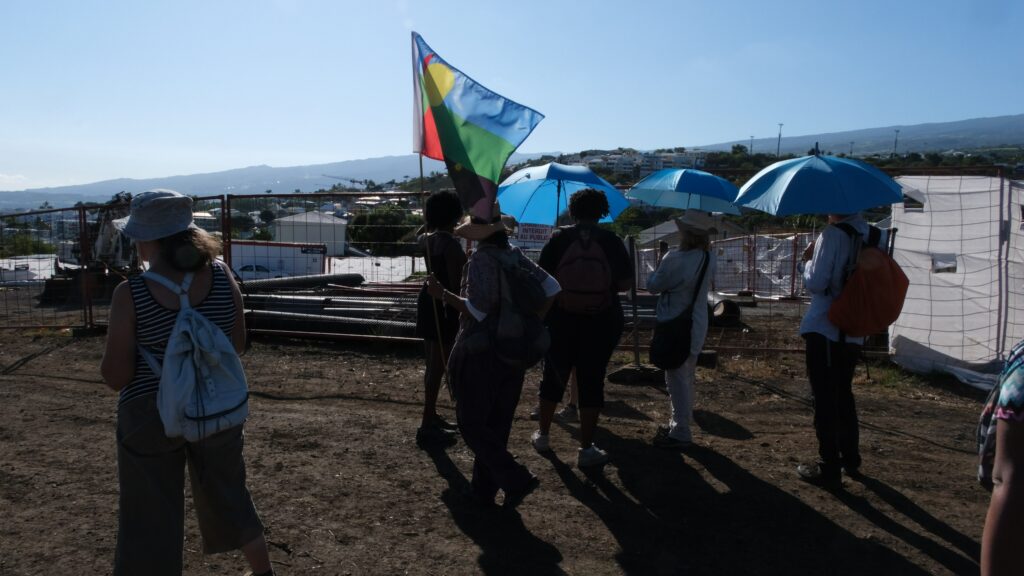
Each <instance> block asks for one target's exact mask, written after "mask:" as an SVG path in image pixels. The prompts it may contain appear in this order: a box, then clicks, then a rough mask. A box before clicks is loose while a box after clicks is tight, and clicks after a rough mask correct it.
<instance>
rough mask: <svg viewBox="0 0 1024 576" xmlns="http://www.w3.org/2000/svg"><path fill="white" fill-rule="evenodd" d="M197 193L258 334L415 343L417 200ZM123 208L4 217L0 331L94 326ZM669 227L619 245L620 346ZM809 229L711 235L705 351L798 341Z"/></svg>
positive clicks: (113, 265)
mask: <svg viewBox="0 0 1024 576" xmlns="http://www.w3.org/2000/svg"><path fill="white" fill-rule="evenodd" d="M195 200H196V201H195V203H194V207H193V218H194V221H195V223H196V225H197V226H199V227H200V228H203V229H204V230H207V231H208V232H211V233H214V234H217V235H220V236H221V237H222V241H223V259H224V260H225V262H226V263H227V264H228V265H229V266H230V267H231V269H232V270H233V271H234V273H235V275H236V277H237V278H238V279H239V280H240V281H241V285H242V288H243V291H244V293H245V302H246V309H247V321H248V325H249V327H250V328H251V329H253V330H254V331H256V332H263V333H274V334H281V335H302V336H310V335H315V336H317V337H324V338H335V337H344V338H370V339H385V340H386V339H398V340H413V339H415V322H416V300H417V296H418V292H419V291H420V289H421V286H422V281H423V278H424V276H425V273H426V262H425V261H424V258H423V255H422V250H421V248H420V246H419V243H418V240H417V237H418V233H420V232H421V231H422V229H421V228H422V225H423V214H422V197H421V196H420V195H418V194H413V193H408V192H389V193H361V192H339V193H331V194H258V195H228V196H210V197H200V198H196V199H195ZM127 213H128V205H127V203H112V204H106V205H102V206H80V207H76V208H69V209H57V210H46V211H35V212H26V213H21V214H16V215H0V222H2V224H3V227H2V228H0V249H2V250H3V251H4V252H3V253H4V255H5V259H4V260H3V261H2V268H3V269H4V277H3V280H2V282H0V325H2V326H3V327H25V326H85V327H92V326H101V325H104V324H105V323H106V322H107V319H108V311H109V304H110V298H111V295H112V293H113V289H114V287H115V286H116V285H117V284H118V283H119V282H120V281H122V280H123V279H124V278H126V277H128V276H130V275H131V274H137V273H139V272H141V271H142V269H143V266H144V264H143V263H142V262H140V261H139V260H138V257H137V255H136V252H135V250H134V247H133V245H132V243H131V242H130V241H129V240H128V239H127V238H126V237H124V236H123V235H122V234H120V233H119V232H118V230H117V229H116V227H114V226H113V221H114V220H116V219H118V218H122V217H124V216H126V215H127ZM667 224H669V228H670V230H669V231H668V232H663V231H657V230H656V231H654V232H645V233H643V234H640V235H638V236H637V237H635V238H633V239H627V240H624V242H626V243H627V245H628V246H629V247H630V250H631V254H632V257H633V259H634V269H635V272H636V279H637V283H636V290H635V292H634V291H631V292H628V293H623V295H622V297H623V302H624V308H625V315H626V326H627V332H626V333H625V334H624V336H623V339H622V345H623V346H624V347H627V348H636V349H637V350H641V349H642V348H643V347H644V346H645V345H646V343H647V342H648V341H649V333H650V330H651V329H652V328H653V326H654V323H655V314H654V308H655V304H656V296H655V295H653V294H649V293H647V292H646V287H647V278H648V277H649V275H650V274H651V272H653V270H654V269H655V268H656V267H657V263H658V260H659V256H660V254H662V253H664V251H665V250H668V249H673V248H674V247H675V246H676V245H677V244H678V236H677V235H676V233H675V226H674V225H673V224H671V222H669V223H667ZM541 228H543V229H541ZM551 230H552V228H551V227H531V226H522V227H521V228H520V229H519V230H517V233H516V234H515V235H514V236H513V242H514V243H515V244H517V245H519V246H520V247H521V248H522V250H523V252H524V253H525V254H526V255H527V256H528V257H530V258H532V259H534V260H537V259H538V257H539V254H540V250H541V248H542V247H543V245H544V243H545V242H546V240H547V238H548V237H549V236H550V233H551ZM662 230H664V227H662ZM812 236H813V234H812V233H809V232H808V233H798V234H781V235H780V234H756V233H746V231H744V230H737V229H735V228H732V229H729V230H728V231H726V232H723V233H722V234H720V235H719V236H718V237H716V239H715V240H714V242H713V243H712V251H713V252H714V254H715V256H716V258H717V262H718V264H717V271H716V274H715V276H714V277H713V279H712V288H713V291H712V292H713V293H712V296H711V297H710V298H709V302H708V305H709V306H711V310H712V313H713V314H712V323H711V327H710V329H709V335H708V346H709V347H715V348H719V349H723V350H733V349H736V350H744V349H757V350H794V351H795V350H799V349H802V343H801V342H800V341H799V338H798V337H797V336H796V331H797V330H796V329H797V326H798V323H799V318H800V317H801V316H802V314H803V311H804V310H805V306H806V302H805V300H806V299H805V297H804V293H803V286H802V281H801V280H800V279H799V274H798V273H797V271H796V264H797V261H798V260H799V256H800V253H801V252H802V251H803V248H804V246H806V245H807V243H808V242H809V241H810V239H811V237H812ZM466 248H468V249H472V246H466ZM8 254H10V255H12V257H11V258H6V256H7V255H8ZM15 254H16V256H13V255H15ZM28 272H31V278H29V276H30V274H28ZM18 274H20V276H18Z"/></svg>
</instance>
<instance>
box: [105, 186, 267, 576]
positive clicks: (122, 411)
mask: <svg viewBox="0 0 1024 576" xmlns="http://www.w3.org/2000/svg"><path fill="white" fill-rule="evenodd" d="M115 224H116V225H117V226H118V228H119V229H120V230H121V231H122V232H123V233H124V234H125V235H127V236H128V237H129V238H131V239H132V240H134V241H135V244H136V247H137V249H138V252H139V257H140V258H141V259H142V260H143V261H146V262H148V263H149V269H150V270H152V271H154V272H155V273H157V274H159V275H161V276H164V277H165V278H167V279H169V280H171V281H172V282H176V283H178V284H181V283H182V281H183V280H184V279H185V277H186V275H187V274H192V275H193V277H194V279H193V281H192V283H191V285H190V286H189V288H188V295H189V301H190V304H191V305H192V307H193V308H194V309H195V310H196V311H197V312H199V313H200V314H203V315H204V316H206V317H207V318H208V319H209V320H210V321H212V322H213V323H214V324H216V325H217V326H219V327H220V328H221V329H222V330H223V331H224V333H225V334H226V335H227V336H228V337H229V338H230V339H231V341H232V342H233V343H234V345H235V349H236V351H237V352H239V353H241V352H242V350H243V349H244V347H245V321H244V317H243V315H242V296H241V293H240V292H239V289H238V285H237V284H236V283H235V281H234V279H233V277H232V276H231V274H230V272H228V270H227V269H226V268H225V267H224V265H223V264H222V263H220V262H219V261H217V260H216V256H217V254H218V252H219V251H220V245H219V242H218V241H217V240H216V239H215V238H213V237H212V236H210V235H209V234H207V233H206V232H204V231H203V230H201V229H199V228H197V227H196V226H195V225H194V224H193V222H192V199H191V198H189V197H188V196H183V195H181V194H178V193H177V192H174V191H172V190H150V191H147V192H143V193H141V194H139V195H138V196H136V197H134V198H133V199H132V202H131V212H130V214H129V215H128V217H127V218H124V219H121V220H119V221H116V222H115ZM179 306H180V300H179V297H178V295H177V294H176V293H174V292H172V291H171V290H170V289H169V288H167V287H165V286H164V285H162V284H160V283H157V282H154V281H152V280H148V279H145V278H143V277H142V276H133V277H131V278H129V279H128V280H126V281H124V282H122V283H121V284H119V285H118V286H117V288H115V289H114V294H113V297H112V301H111V306H110V322H109V327H108V330H107V343H106V349H105V351H104V354H103V362H102V364H101V367H100V371H101V373H102V375H103V380H104V381H105V382H106V384H107V386H109V387H110V388H112V389H114V390H116V391H118V392H119V398H118V405H117V464H118V466H117V468H118V485H119V488H120V490H119V492H120V496H119V513H118V533H117V548H116V553H115V557H114V574H115V575H120V574H175V575H177V574H181V570H182V546H183V543H184V523H185V517H184V508H185V502H184V490H185V486H184V469H185V467H186V466H187V467H188V470H189V476H190V478H191V481H192V483H191V484H192V494H193V501H194V506H195V508H196V514H197V516H198V518H199V529H200V533H201V535H202V543H203V552H205V553H215V552H227V551H230V550H237V549H241V550H242V552H243V553H244V554H245V557H246V559H247V560H248V562H249V565H250V568H251V569H252V571H253V573H256V574H273V573H274V572H273V568H272V567H271V565H270V556H269V554H268V552H267V544H266V540H265V539H264V536H263V524H262V522H261V521H260V518H259V515H258V514H257V513H256V508H255V506H254V505H253V502H252V497H251V496H250V494H249V490H248V488H247V487H246V484H245V463H244V461H243V459H242V444H243V436H242V426H241V425H240V426H236V427H234V428H230V429H228V430H225V431H223V432H220V433H218V434H215V435H213V436H210V437H209V438H206V439H204V440H202V441H201V442H198V443H191V442H187V441H185V440H184V438H168V437H167V436H166V435H165V434H164V427H163V423H162V421H161V419H160V413H159V411H158V409H157V405H156V398H157V392H158V390H159V388H160V375H158V374H154V373H153V371H152V369H151V368H150V367H149V364H148V363H147V362H146V361H145V360H144V359H143V358H142V356H141V354H140V353H139V347H145V348H146V349H147V350H149V351H150V352H151V353H152V354H153V356H155V357H156V359H157V360H158V361H160V362H162V361H163V355H164V350H165V349H166V346H167V340H168V337H169V336H170V335H171V331H172V329H173V327H174V324H175V321H176V320H177V315H178V308H179Z"/></svg>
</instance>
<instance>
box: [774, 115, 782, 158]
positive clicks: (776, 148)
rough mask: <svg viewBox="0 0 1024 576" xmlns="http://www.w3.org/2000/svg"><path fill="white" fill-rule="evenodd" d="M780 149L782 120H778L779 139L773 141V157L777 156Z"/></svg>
mask: <svg viewBox="0 0 1024 576" xmlns="http://www.w3.org/2000/svg"><path fill="white" fill-rule="evenodd" d="M781 149H782V122H779V141H778V142H776V143H775V157H776V158H778V157H779V150H781Z"/></svg>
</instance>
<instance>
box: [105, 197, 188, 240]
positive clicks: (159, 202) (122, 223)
mask: <svg viewBox="0 0 1024 576" xmlns="http://www.w3.org/2000/svg"><path fill="white" fill-rule="evenodd" d="M114 226H115V227H117V229H118V230H120V231H122V232H124V233H125V234H126V235H127V236H128V237H129V238H131V239H132V240H139V241H143V242H145V241H150V240H159V239H161V238H166V237H168V236H172V235H174V234H177V233H178V232H181V231H182V230H186V229H188V228H196V225H195V224H193V223H192V198H189V197H188V196H182V195H181V194H179V193H177V192H175V191H174V190H164V189H156V190H147V191H145V192H143V193H141V194H139V195H138V196H136V197H134V198H132V204H131V213H130V214H128V216H127V217H126V218H120V219H118V220H114Z"/></svg>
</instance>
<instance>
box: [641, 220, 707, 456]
mask: <svg viewBox="0 0 1024 576" xmlns="http://www.w3.org/2000/svg"><path fill="white" fill-rule="evenodd" d="M675 223H676V227H677V228H678V229H679V247H678V249H676V250H672V251H669V252H668V253H667V254H665V257H664V258H662V260H661V262H660V263H659V264H658V269H657V270H655V271H654V273H652V274H651V275H650V276H649V277H648V278H647V290H648V291H649V292H651V293H654V294H657V295H658V304H657V319H658V322H668V321H670V320H672V319H674V318H676V317H678V316H679V315H680V314H682V313H683V312H684V311H685V310H686V308H687V307H689V306H690V305H691V303H692V305H693V311H692V314H693V324H692V327H691V329H690V350H689V356H687V358H686V360H685V361H684V362H683V364H682V366H679V367H678V368H673V369H669V370H665V386H666V387H667V388H668V392H669V396H670V398H671V408H672V413H671V416H670V418H669V421H668V426H666V427H659V428H658V433H657V434H655V436H654V440H653V443H654V445H655V446H657V447H659V448H665V449H669V450H685V449H686V448H689V447H690V446H691V445H692V444H693V433H692V432H691V431H690V420H691V418H692V417H693V394H694V390H693V389H694V384H695V383H696V379H697V358H698V357H699V356H700V351H701V348H703V346H704V338H705V337H706V336H707V330H708V306H707V299H708V290H709V289H710V287H711V283H712V279H713V278H714V277H715V268H716V263H717V260H716V258H715V254H714V252H713V251H711V249H710V237H711V235H713V234H717V233H718V229H717V225H716V224H715V220H714V219H713V218H712V217H711V215H709V214H708V213H706V212H703V211H700V210H687V211H686V212H685V213H683V215H682V216H680V217H678V218H675ZM702 268H703V270H704V273H703V276H702V275H701V269H702ZM698 280H700V284H699V285H698Z"/></svg>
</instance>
